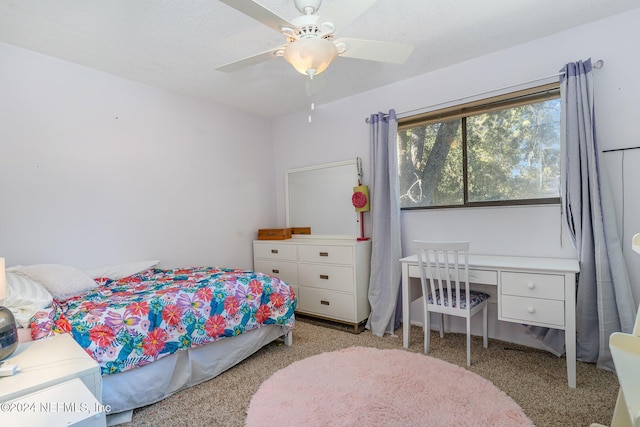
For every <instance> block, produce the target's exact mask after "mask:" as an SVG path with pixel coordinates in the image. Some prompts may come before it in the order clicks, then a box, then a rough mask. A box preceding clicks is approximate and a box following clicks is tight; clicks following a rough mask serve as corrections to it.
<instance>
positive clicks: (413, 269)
mask: <svg viewBox="0 0 640 427" xmlns="http://www.w3.org/2000/svg"><path fill="white" fill-rule="evenodd" d="M453 271H455V270H452V272H451V275H452V277H453ZM463 272H464V270H461V274H462V273H463ZM409 277H418V278H419V277H420V268H419V267H418V266H417V265H410V266H409ZM427 277H429V272H428V271H427ZM442 277H444V269H443V270H442ZM469 282H470V283H477V284H481V285H497V284H498V272H497V271H495V270H469Z"/></svg>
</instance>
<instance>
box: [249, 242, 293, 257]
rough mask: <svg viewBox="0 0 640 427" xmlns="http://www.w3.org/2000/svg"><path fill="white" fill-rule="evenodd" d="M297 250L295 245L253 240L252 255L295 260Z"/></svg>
mask: <svg viewBox="0 0 640 427" xmlns="http://www.w3.org/2000/svg"><path fill="white" fill-rule="evenodd" d="M297 254H298V251H297V250H296V246H295V245H286V244H278V243H275V242H273V243H272V242H265V243H262V242H255V243H254V244H253V255H254V256H255V257H256V258H269V259H281V260H289V261H295V260H297V259H298V255H297Z"/></svg>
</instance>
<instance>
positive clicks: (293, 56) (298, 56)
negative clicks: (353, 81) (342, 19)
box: [284, 38, 338, 77]
mask: <svg viewBox="0 0 640 427" xmlns="http://www.w3.org/2000/svg"><path fill="white" fill-rule="evenodd" d="M337 55H338V49H337V48H336V46H335V45H334V44H333V42H331V41H330V40H327V39H323V38H305V39H300V40H296V41H294V42H291V43H289V45H288V46H287V47H286V49H285V50H284V59H285V60H286V61H287V62H288V63H289V64H291V65H293V68H295V69H296V70H297V71H298V72H299V73H300V74H304V75H308V76H310V77H312V76H314V75H317V74H320V73H322V72H323V71H324V70H326V69H327V67H328V66H329V64H331V61H333V60H334V59H335V58H336V56H337Z"/></svg>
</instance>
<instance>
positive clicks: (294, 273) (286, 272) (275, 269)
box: [253, 259, 298, 285]
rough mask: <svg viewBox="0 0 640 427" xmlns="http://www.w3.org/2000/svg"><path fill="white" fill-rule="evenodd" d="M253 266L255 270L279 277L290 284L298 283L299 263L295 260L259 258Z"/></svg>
mask: <svg viewBox="0 0 640 427" xmlns="http://www.w3.org/2000/svg"><path fill="white" fill-rule="evenodd" d="M253 268H254V269H255V271H259V272H261V273H265V274H270V275H272V276H276V277H279V278H280V279H282V280H284V281H285V282H287V283H288V284H290V285H292V284H296V283H298V264H297V263H295V262H288V261H276V260H270V259H257V260H256V261H255V263H254V266H253Z"/></svg>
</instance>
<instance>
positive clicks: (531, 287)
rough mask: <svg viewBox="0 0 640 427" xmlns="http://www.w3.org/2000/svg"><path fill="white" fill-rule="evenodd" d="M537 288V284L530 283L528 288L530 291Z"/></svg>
mask: <svg viewBox="0 0 640 427" xmlns="http://www.w3.org/2000/svg"><path fill="white" fill-rule="evenodd" d="M535 287H536V284H535V283H533V282H529V283H527V288H529V289H533V288H535Z"/></svg>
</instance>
